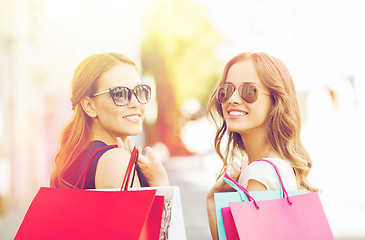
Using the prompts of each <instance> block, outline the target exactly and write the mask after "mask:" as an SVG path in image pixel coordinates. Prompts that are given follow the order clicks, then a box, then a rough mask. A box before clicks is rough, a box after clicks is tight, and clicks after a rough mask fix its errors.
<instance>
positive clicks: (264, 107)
mask: <svg viewBox="0 0 365 240" xmlns="http://www.w3.org/2000/svg"><path fill="white" fill-rule="evenodd" d="M225 83H230V84H233V85H234V87H235V89H236V90H235V91H234V93H233V94H232V96H231V97H230V98H229V99H228V100H227V101H226V102H225V103H223V104H222V110H223V117H224V120H225V121H226V123H227V127H228V130H229V131H230V132H237V133H239V134H241V135H244V134H248V133H255V132H261V133H263V134H266V129H265V120H266V117H267V115H268V114H269V112H270V110H271V107H272V100H271V97H270V96H268V95H264V94H258V98H257V100H256V101H255V102H253V103H247V102H246V101H244V100H243V99H242V98H241V97H240V95H239V93H238V92H239V91H238V87H239V86H240V85H241V84H242V83H253V84H254V85H256V87H257V88H258V91H259V92H262V93H266V94H270V92H269V90H268V89H267V88H266V87H265V86H264V85H263V83H262V81H261V79H260V78H259V76H258V74H257V71H256V68H255V65H254V63H253V61H252V60H251V59H248V60H245V61H242V62H237V63H235V64H233V65H232V66H231V68H230V69H229V71H228V74H227V78H226V82H225Z"/></svg>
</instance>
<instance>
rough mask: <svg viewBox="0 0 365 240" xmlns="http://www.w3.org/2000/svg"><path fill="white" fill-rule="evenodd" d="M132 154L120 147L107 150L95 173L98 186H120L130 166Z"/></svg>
mask: <svg viewBox="0 0 365 240" xmlns="http://www.w3.org/2000/svg"><path fill="white" fill-rule="evenodd" d="M130 156H131V154H130V153H129V152H128V151H126V150H123V149H120V148H113V149H110V150H108V151H107V152H105V153H104V154H103V155H102V156H101V157H100V159H99V162H98V165H97V167H96V174H95V187H96V188H116V187H120V186H121V184H122V181H123V178H124V175H125V172H126V170H127V167H128V163H129V159H130Z"/></svg>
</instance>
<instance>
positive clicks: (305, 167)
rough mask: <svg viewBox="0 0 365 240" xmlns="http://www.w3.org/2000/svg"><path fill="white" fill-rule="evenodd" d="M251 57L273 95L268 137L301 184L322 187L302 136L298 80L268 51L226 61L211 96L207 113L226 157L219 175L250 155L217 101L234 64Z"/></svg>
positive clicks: (311, 188) (267, 127)
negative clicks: (312, 175)
mask: <svg viewBox="0 0 365 240" xmlns="http://www.w3.org/2000/svg"><path fill="white" fill-rule="evenodd" d="M247 59H251V60H252V61H253V63H254V65H255V67H256V71H257V73H258V76H259V78H260V79H261V81H262V83H263V84H264V85H265V86H266V87H267V88H268V89H269V91H270V93H271V95H272V99H273V108H272V110H271V112H270V113H269V114H268V116H267V118H266V121H265V125H266V131H267V139H268V140H269V142H270V144H271V145H272V147H273V148H274V149H275V151H277V152H278V153H279V154H280V155H281V156H282V158H283V159H288V160H289V161H290V164H291V166H292V167H293V169H294V172H295V176H296V179H297V184H298V188H299V189H306V190H308V191H311V192H313V191H318V190H317V189H316V188H315V187H313V186H312V185H311V184H310V183H309V181H308V174H309V171H310V170H311V168H312V161H311V159H310V156H309V154H308V152H307V151H306V150H305V148H304V146H303V144H302V142H301V140H300V130H301V117H300V112H299V107H298V102H297V95H296V90H295V87H294V82H293V80H292V77H291V75H290V73H289V70H288V69H287V67H286V66H285V65H284V64H283V63H282V62H281V61H280V60H279V59H277V58H275V57H273V56H271V55H269V54H266V53H242V54H239V55H237V56H235V57H234V58H232V59H231V60H230V61H229V62H228V63H227V64H226V66H225V68H224V71H223V76H222V79H221V81H220V82H219V83H218V85H217V87H216V88H215V89H214V90H213V92H212V94H211V96H210V99H209V103H208V109H207V117H208V118H211V119H213V121H214V123H215V124H216V127H217V132H216V136H215V139H214V147H215V150H216V152H217V154H218V155H219V157H220V158H221V159H222V161H223V167H222V169H221V171H220V173H219V176H218V178H219V177H220V176H222V174H223V173H224V167H225V166H227V165H228V164H230V163H232V161H233V158H234V157H235V156H237V155H238V154H241V155H246V151H245V145H244V143H243V141H242V138H241V136H240V134H238V133H236V132H229V131H227V124H226V122H225V121H224V118H223V112H222V106H221V104H220V103H218V101H217V88H218V86H219V85H220V84H222V83H224V82H225V81H226V78H227V74H228V71H229V69H230V68H231V66H232V65H234V64H235V63H237V62H242V61H245V60H247ZM226 132H227V135H228V142H227V146H226V151H225V154H224V155H223V153H222V152H221V144H222V138H223V137H224V136H225V133H226Z"/></svg>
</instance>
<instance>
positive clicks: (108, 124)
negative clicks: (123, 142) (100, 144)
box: [93, 63, 146, 139]
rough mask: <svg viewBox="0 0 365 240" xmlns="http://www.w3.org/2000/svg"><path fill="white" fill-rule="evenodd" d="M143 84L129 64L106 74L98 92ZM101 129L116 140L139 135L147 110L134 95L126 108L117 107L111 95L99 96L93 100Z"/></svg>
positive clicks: (102, 77)
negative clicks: (116, 138)
mask: <svg viewBox="0 0 365 240" xmlns="http://www.w3.org/2000/svg"><path fill="white" fill-rule="evenodd" d="M140 84H141V79H140V76H139V74H138V72H137V70H136V69H135V68H134V67H133V66H131V65H128V64H123V63H121V64H118V65H116V66H115V67H113V68H112V69H111V70H109V71H107V72H105V73H104V74H103V75H102V76H101V78H100V79H99V80H98V89H97V92H103V91H106V90H108V89H109V88H113V87H117V86H121V87H127V88H129V89H134V88H135V87H136V86H138V85H140ZM93 99H94V104H95V111H96V113H97V117H96V118H97V119H96V118H94V119H95V120H98V122H99V125H100V128H99V131H103V130H105V131H107V132H108V133H109V134H111V135H112V136H113V137H114V138H115V137H120V138H122V139H124V138H125V137H127V136H133V135H138V134H140V133H141V132H142V122H143V119H144V113H145V109H146V105H145V104H141V103H139V102H138V100H137V99H136V96H135V95H134V94H132V98H131V101H130V102H129V104H127V105H125V106H116V105H115V104H114V101H113V98H112V96H111V95H110V93H105V94H101V95H98V96H96V97H94V98H93Z"/></svg>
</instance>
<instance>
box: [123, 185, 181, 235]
mask: <svg viewBox="0 0 365 240" xmlns="http://www.w3.org/2000/svg"><path fill="white" fill-rule="evenodd" d="M145 189H156V190H157V193H156V195H160V196H164V197H165V202H164V210H163V213H162V221H161V232H160V240H166V239H171V240H186V234H185V224H184V217H183V211H182V207H181V198H180V189H179V187H177V186H168V187H143V188H130V189H129V190H130V191H138V190H145Z"/></svg>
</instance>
